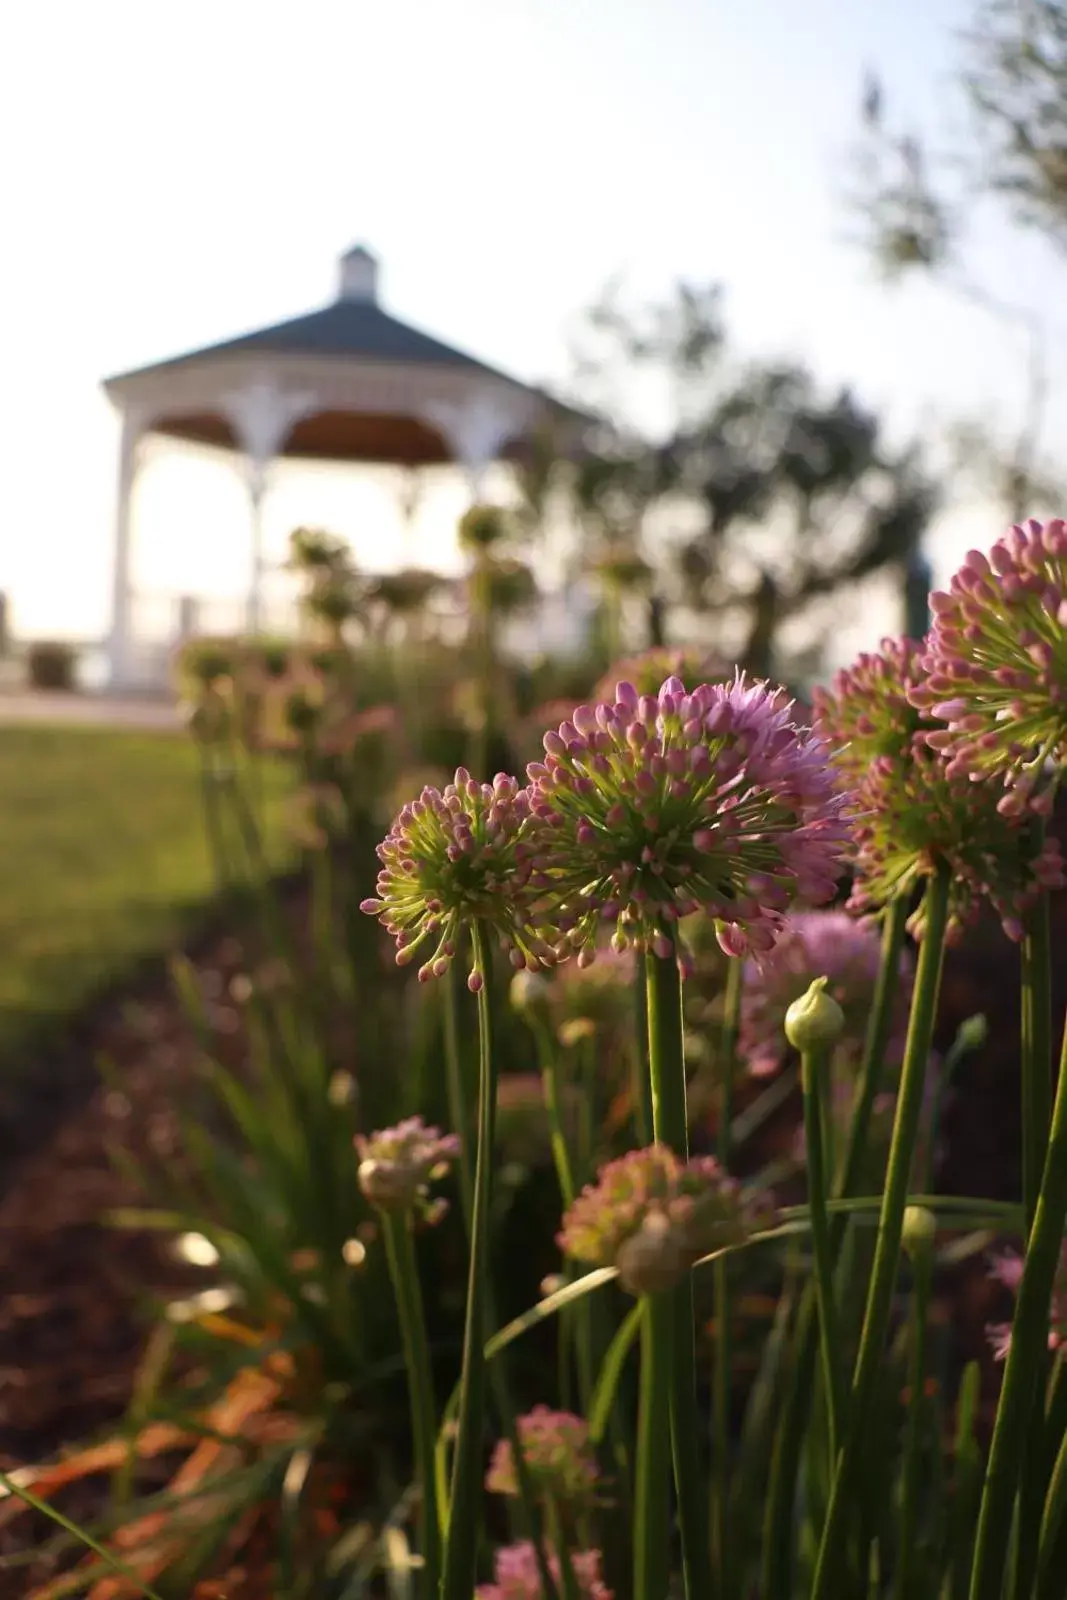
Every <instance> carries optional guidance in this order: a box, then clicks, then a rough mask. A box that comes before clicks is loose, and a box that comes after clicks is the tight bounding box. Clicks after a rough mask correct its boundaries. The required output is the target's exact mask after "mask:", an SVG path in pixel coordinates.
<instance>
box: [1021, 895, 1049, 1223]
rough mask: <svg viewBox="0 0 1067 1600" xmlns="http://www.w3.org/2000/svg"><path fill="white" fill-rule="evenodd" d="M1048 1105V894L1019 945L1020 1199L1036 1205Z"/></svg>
mask: <svg viewBox="0 0 1067 1600" xmlns="http://www.w3.org/2000/svg"><path fill="white" fill-rule="evenodd" d="M1051 1107H1052V933H1051V928H1050V922H1049V901H1048V895H1047V894H1043V895H1042V896H1041V898H1040V900H1039V901H1038V902H1037V905H1036V906H1035V907H1034V908H1033V910H1032V911H1031V912H1030V913H1029V915H1028V916H1027V919H1026V931H1025V934H1024V937H1023V946H1022V1124H1023V1204H1024V1205H1025V1207H1026V1226H1027V1231H1028V1232H1029V1230H1030V1228H1031V1226H1032V1225H1033V1220H1034V1212H1035V1211H1036V1210H1037V1196H1038V1191H1039V1189H1040V1187H1041V1173H1042V1169H1043V1167H1044V1164H1045V1150H1046V1148H1047V1146H1048V1132H1049V1120H1050V1116H1051Z"/></svg>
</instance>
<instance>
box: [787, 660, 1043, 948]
mask: <svg viewBox="0 0 1067 1600" xmlns="http://www.w3.org/2000/svg"><path fill="white" fill-rule="evenodd" d="M923 648H924V647H923V646H922V645H920V644H917V643H915V642H914V641H912V640H898V641H886V642H884V643H883V650H882V655H881V657H875V656H869V655H865V656H861V657H860V659H859V661H858V662H857V664H856V666H855V667H854V668H852V669H850V670H849V671H847V672H840V673H838V674H837V676H836V677H835V679H834V683H833V688H832V690H830V691H827V690H820V691H818V693H817V695H816V701H815V708H816V714H817V717H818V724H819V726H820V728H821V730H822V731H823V732H824V733H825V734H826V735H827V736H828V737H829V738H830V739H832V740H834V742H835V744H836V745H837V749H836V751H835V759H836V761H837V763H838V765H839V767H840V769H841V771H842V774H843V778H844V780H845V781H846V782H848V783H850V784H851V785H852V809H853V815H854V824H853V845H854V855H853V859H854V865H855V871H856V879H855V887H854V889H853V893H852V898H851V899H850V901H849V908H850V909H851V910H854V911H858V912H867V911H874V910H877V909H879V908H880V907H882V906H884V905H886V904H887V903H888V902H889V901H890V900H891V899H893V898H895V897H896V896H897V895H900V894H910V893H911V892H912V891H913V890H914V889H915V888H916V887H917V886H918V885H919V884H920V883H921V881H922V880H923V879H925V878H927V877H929V876H930V875H931V874H932V873H933V872H934V870H935V869H936V868H937V867H938V866H939V865H944V866H946V867H947V868H948V870H949V872H950V873H951V876H952V888H951V901H950V918H949V937H950V938H958V937H959V934H960V932H961V930H962V928H963V927H964V926H965V925H966V924H967V923H968V922H969V921H970V920H972V919H973V917H974V916H975V915H976V914H977V912H978V909H979V906H980V903H981V900H982V898H983V897H984V898H985V899H987V900H988V901H989V902H990V904H991V905H992V906H993V907H994V909H995V910H996V911H997V913H998V914H999V916H1000V918H1001V922H1002V923H1003V926H1004V930H1005V932H1006V933H1007V934H1008V935H1009V937H1011V938H1014V939H1018V938H1021V936H1022V930H1023V922H1024V918H1025V916H1026V914H1027V911H1028V910H1029V908H1030V906H1031V905H1033V903H1034V902H1035V901H1036V900H1037V898H1038V897H1039V896H1040V895H1041V894H1042V893H1043V891H1044V890H1046V889H1050V888H1058V887H1061V886H1062V885H1064V884H1065V883H1067V877H1065V875H1064V864H1063V860H1062V857H1061V855H1060V849H1059V845H1058V843H1057V842H1056V841H1055V840H1054V839H1052V838H1049V839H1048V840H1046V841H1044V842H1043V843H1041V844H1040V845H1035V841H1034V838H1033V834H1032V830H1030V829H1029V828H1028V827H1023V826H1021V825H1020V821H1019V819H1018V818H1017V817H1015V816H1011V815H1005V813H1004V810H1003V809H1002V808H1001V807H1000V806H999V805H998V794H997V791H996V789H995V788H994V787H993V786H991V785H989V784H978V785H974V784H971V783H970V782H969V781H968V779H967V777H966V775H965V774H964V773H962V772H961V771H960V770H959V768H958V767H956V766H954V764H953V763H951V762H949V761H948V760H947V759H946V758H945V756H944V755H942V754H941V753H940V752H939V751H938V750H937V749H935V748H933V747H932V746H931V733H932V732H934V731H936V729H937V728H938V726H939V724H938V723H937V722H936V721H934V720H933V719H931V718H929V717H927V716H926V715H925V714H924V713H923V712H922V711H920V710H919V709H917V708H916V707H915V706H914V705H913V703H912V701H913V698H914V692H915V688H916V686H917V685H918V684H919V683H920V682H921V680H922V665H921V662H922V655H923ZM923 915H924V913H923V908H922V907H920V908H919V910H918V912H917V913H916V914H915V916H914V917H913V918H912V920H911V922H910V923H909V927H910V929H911V931H912V932H913V933H914V934H915V936H916V937H921V936H922V931H923Z"/></svg>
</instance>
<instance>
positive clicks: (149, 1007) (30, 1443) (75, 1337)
mask: <svg viewBox="0 0 1067 1600" xmlns="http://www.w3.org/2000/svg"><path fill="white" fill-rule="evenodd" d="M288 904H289V909H290V913H291V914H292V915H293V916H294V918H297V919H298V920H300V919H301V912H302V899H301V895H300V892H299V891H297V890H291V891H290V893H289V897H288ZM1055 923H1056V932H1057V933H1058V935H1059V938H1060V943H1059V945H1058V948H1060V949H1062V948H1063V947H1064V941H1067V896H1060V897H1059V903H1058V904H1057V905H1056V907H1055ZM992 932H993V933H994V934H995V933H996V930H992ZM191 954H192V958H193V962H194V966H195V970H196V973H197V976H198V981H199V985H200V989H201V993H202V995H203V996H204V1000H205V1003H206V1006H207V1008H208V1012H209V1015H210V1018H211V1020H212V1022H213V1023H214V1025H215V1026H216V1028H217V1029H218V1033H219V1036H220V1038H221V1041H222V1048H223V1050H224V1051H225V1052H227V1053H229V1052H230V1051H232V1052H233V1053H234V1058H235V1059H238V1058H239V1057H240V1054H241V1051H242V1049H243V1042H242V1024H241V1018H240V1012H239V1008H238V1006H237V1005H236V1004H235V1003H234V1002H233V1000H232V997H231V994H230V985H231V982H232V980H233V978H234V977H235V976H237V975H238V974H239V973H241V972H242V971H243V970H244V964H243V958H242V948H241V944H240V942H239V941H238V940H237V939H236V938H234V937H233V936H228V935H216V936H214V937H212V938H209V939H208V940H207V941H206V942H204V943H203V944H202V946H201V947H200V948H199V949H196V950H194V951H192V952H191ZM1017 965H1018V964H1017V961H1016V960H1015V958H1014V957H1013V955H1012V953H1011V951H1010V948H1009V947H1008V946H1007V945H1006V944H1005V943H1004V941H1003V939H1002V937H1000V936H999V935H997V936H995V937H993V936H992V934H991V931H990V930H989V929H985V930H984V931H982V932H980V933H979V935H978V936H976V937H975V938H972V939H970V940H969V941H968V942H967V944H966V946H965V947H964V948H962V949H960V950H958V951H954V952H951V953H950V955H949V958H948V961H947V966H946V974H945V983H944V992H943V1002H942V1008H941V1020H940V1024H939V1036H940V1038H939V1043H940V1045H941V1047H942V1048H944V1047H945V1046H947V1044H948V1043H949V1042H950V1041H951V1039H952V1037H953V1036H954V1033H955V1030H956V1027H957V1026H958V1024H959V1023H960V1021H962V1020H963V1019H964V1018H965V1017H967V1016H970V1015H972V1014H973V1013H975V1012H976V1011H984V1012H985V1014H986V1015H987V1017H988V1019H989V1022H990V1038H989V1041H988V1043H987V1044H986V1045H985V1046H984V1047H983V1049H982V1050H981V1051H980V1052H979V1053H978V1054H977V1055H975V1056H973V1057H971V1058H969V1059H968V1061H967V1062H966V1064H965V1065H964V1067H963V1068H962V1069H961V1071H960V1075H959V1079H958V1083H957V1089H956V1092H955V1094H954V1096H953V1098H952V1102H951V1104H950V1106H949V1107H948V1110H947V1117H946V1126H945V1135H946V1148H947V1157H946V1160H945V1162H944V1163H943V1168H942V1173H941V1184H940V1186H941V1187H942V1188H944V1189H946V1190H948V1191H950V1192H958V1193H972V1192H973V1193H977V1194H986V1195H993V1196H996V1197H998V1198H1001V1197H1011V1196H1012V1195H1013V1194H1016V1193H1017V1184H1018V1173H1017V1164H1016V1155H1015V1152H1016V1150H1017V1144H1018V1104H1017V1102H1018V1090H1017V1017H1018V974H1017ZM1062 965H1063V964H1062V963H1061V967H1062ZM1056 985H1057V994H1056V1005H1057V1015H1058V1016H1062V1015H1063V1007H1064V1005H1065V1003H1067V970H1061V971H1060V972H1059V973H1058V975H1057V980H1056ZM77 1037H78V1049H79V1051H80V1052H81V1058H82V1066H81V1073H82V1077H83V1079H84V1078H85V1077H87V1076H91V1064H92V1063H93V1062H94V1061H95V1060H99V1059H101V1058H104V1059H106V1060H107V1061H109V1062H110V1063H111V1064H112V1068H113V1071H112V1072H111V1073H109V1074H108V1081H105V1082H103V1083H101V1084H100V1086H99V1087H98V1088H97V1089H96V1091H95V1093H93V1094H92V1096H91V1098H89V1099H88V1101H87V1103H84V1104H83V1105H82V1106H81V1108H80V1109H77V1110H76V1111H75V1112H74V1113H73V1114H71V1115H69V1116H68V1117H67V1119H66V1121H65V1122H64V1123H63V1125H62V1126H61V1127H60V1128H59V1130H58V1132H56V1133H55V1134H54V1136H53V1137H51V1138H50V1139H49V1140H48V1141H47V1142H46V1143H45V1144H44V1146H43V1147H42V1148H39V1149H38V1150H37V1151H36V1152H35V1153H29V1152H28V1153H27V1154H26V1155H25V1156H24V1159H23V1160H22V1162H21V1164H20V1165H19V1167H18V1169H17V1170H16V1172H15V1173H14V1174H13V1176H12V1178H11V1180H10V1181H9V1183H8V1186H7V1192H6V1195H5V1197H4V1198H3V1199H2V1201H0V1283H2V1284H3V1294H2V1296H0V1465H2V1466H3V1467H4V1468H5V1469H11V1468H13V1467H17V1466H19V1465H22V1464H24V1463H26V1462H37V1461H41V1460H43V1459H47V1458H49V1457H53V1456H55V1455H56V1454H57V1453H60V1452H62V1451H63V1449H64V1448H69V1447H70V1446H71V1445H73V1444H75V1443H80V1442H82V1441H84V1440H86V1439H87V1438H91V1437H93V1436H94V1435H99V1434H100V1432H101V1430H103V1429H104V1428H106V1426H107V1425H108V1424H111V1423H114V1421H115V1420H116V1419H117V1418H119V1417H120V1416H121V1415H122V1413H123V1411H124V1410H125V1408H126V1406H127V1404H128V1402H129V1399H130V1395H131V1387H132V1384H133V1382H134V1379H135V1376H136V1373H137V1370H138V1366H139V1363H140V1360H141V1358H142V1355H143V1352H144V1347H145V1341H146V1338H147V1334H148V1331H149V1329H150V1327H151V1325H152V1300H153V1297H156V1296H160V1295H165V1294H171V1293H174V1292H176V1291H177V1292H181V1291H182V1290H185V1289H188V1288H190V1287H194V1286H196V1284H197V1273H196V1271H195V1270H194V1269H193V1268H190V1267H189V1266H188V1265H186V1264H183V1263H182V1262H180V1261H179V1260H177V1259H176V1258H175V1257H174V1256H173V1255H172V1254H170V1253H169V1252H168V1249H167V1248H166V1246H165V1244H163V1243H162V1242H161V1240H160V1238H159V1237H158V1236H156V1235H154V1234H150V1233H138V1232H130V1231H125V1230H123V1231H116V1230H114V1229H112V1228H110V1227H109V1226H107V1225H106V1224H105V1223H104V1222H102V1221H101V1218H102V1216H103V1214H104V1213H106V1212H108V1211H110V1210H112V1209H114V1208H117V1207H123V1206H129V1205H135V1204H137V1203H143V1202H144V1198H145V1197H144V1195H143V1194H142V1193H140V1192H139V1191H138V1189H137V1186H136V1184H135V1183H134V1182H132V1181H131V1180H130V1179H128V1178H127V1177H125V1176H124V1175H123V1174H122V1171H121V1169H120V1168H117V1167H116V1166H115V1165H114V1164H113V1163H112V1161H111V1160H110V1159H109V1155H108V1151H109V1149H111V1148H113V1147H115V1146H117V1147H119V1148H120V1149H122V1150H123V1151H125V1152H126V1153H127V1154H129V1155H131V1156H132V1157H133V1158H134V1159H135V1160H138V1161H141V1162H145V1163H146V1164H148V1165H149V1166H151V1165H153V1164H155V1165H158V1164H159V1163H166V1162H168V1161H170V1160H173V1159H175V1157H176V1154H177V1125H176V1118H175V1113H174V1107H175V1105H176V1104H177V1103H179V1102H180V1101H181V1100H182V1098H183V1093H184V1092H185V1091H186V1090H187V1089H188V1088H189V1087H190V1085H191V1083H192V1079H193V1075H194V1072H195V1059H196V1046H195V1041H194V1038H193V1035H192V1032H191V1029H190V1027H189V1024H188V1022H187V1020H186V1018H185V1016H184V1014H183V1011H182V1009H181V1006H180V1004H179V1002H178V1001H177V999H176V997H175V996H174V994H173V992H172V991H171V989H170V987H169V984H168V981H167V979H166V977H165V975H164V974H162V973H158V974H157V976H156V977H155V978H154V979H153V980H152V981H150V982H147V983H145V984H144V985H143V986H142V987H141V989H140V990H139V991H138V992H137V993H135V994H132V995H131V996H130V997H128V998H127V999H126V1000H125V1001H122V1000H119V999H116V1000H115V1001H113V1002H112V1003H111V1004H110V1005H109V1006H108V1007H106V1008H104V1009H103V1010H101V1011H99V1012H98V1013H97V1014H96V1015H95V1016H94V1018H93V1022H92V1026H91V1028H86V1027H84V1026H83V1027H82V1028H81V1030H80V1033H79V1034H78V1036H77ZM945 1287H946V1288H947V1289H949V1291H950V1297H951V1302H952V1306H951V1311H952V1320H953V1322H954V1323H955V1324H956V1331H957V1336H958V1342H959V1346H960V1354H961V1356H962V1357H963V1358H964V1359H967V1358H969V1357H971V1356H974V1355H979V1356H982V1357H983V1358H984V1357H985V1356H986V1349H985V1341H984V1337H983V1331H982V1330H983V1328H984V1325H985V1323H986V1322H987V1321H988V1320H989V1319H990V1317H991V1315H993V1310H994V1302H993V1295H994V1291H993V1290H992V1289H991V1287H990V1285H989V1284H988V1281H987V1278H986V1274H985V1267H984V1264H983V1263H982V1261H981V1260H978V1261H976V1262H974V1263H971V1264H970V1265H969V1266H968V1267H967V1268H966V1269H964V1270H962V1271H960V1272H959V1273H958V1274H956V1276H955V1277H954V1279H953V1280H952V1282H951V1284H950V1285H949V1284H947V1285H946V1286H945ZM996 1309H997V1310H1001V1311H1002V1310H1003V1309H1004V1308H1002V1307H998V1308H996ZM100 1493H101V1489H100V1487H99V1486H98V1487H97V1488H96V1490H95V1491H93V1490H91V1489H89V1488H88V1486H87V1487H85V1488H82V1489H80V1490H78V1491H76V1492H75V1493H74V1494H72V1495H68V1496H67V1497H66V1498H65V1499H64V1501H63V1504H64V1508H65V1509H66V1510H67V1512H68V1514H70V1515H72V1516H74V1517H75V1518H77V1516H78V1515H79V1513H81V1514H87V1515H92V1513H93V1512H94V1511H96V1510H99V1506H100V1498H99V1496H100ZM87 1495H88V1496H89V1498H88V1499H86V1498H85V1497H86V1496H87ZM94 1495H95V1499H94V1498H93V1496H94ZM35 1529H36V1531H37V1533H38V1534H39V1533H40V1532H41V1531H42V1530H43V1523H41V1522H39V1521H38V1519H37V1518H35V1517H32V1516H29V1515H27V1516H25V1517H22V1518H19V1519H18V1520H17V1521H16V1522H15V1523H14V1524H13V1525H12V1526H11V1527H10V1528H9V1529H2V1530H0V1557H2V1556H3V1555H5V1554H10V1553H11V1552H12V1551H14V1550H17V1549H19V1548H22V1549H24V1548H25V1546H26V1542H27V1537H28V1535H31V1534H32V1533H33V1531H34V1530H35ZM46 1575H47V1572H46V1570H45V1569H39V1570H37V1571H35V1572H33V1573H32V1574H31V1573H28V1572H27V1571H26V1569H21V1570H18V1571H14V1572H8V1573H5V1572H4V1571H3V1569H2V1568H0V1600H7V1597H11V1600H16V1597H18V1596H24V1595H25V1594H26V1593H27V1592H28V1591H29V1589H30V1588H31V1587H32V1583H33V1582H34V1581H38V1582H39V1581H41V1579H42V1578H43V1577H44V1576H46Z"/></svg>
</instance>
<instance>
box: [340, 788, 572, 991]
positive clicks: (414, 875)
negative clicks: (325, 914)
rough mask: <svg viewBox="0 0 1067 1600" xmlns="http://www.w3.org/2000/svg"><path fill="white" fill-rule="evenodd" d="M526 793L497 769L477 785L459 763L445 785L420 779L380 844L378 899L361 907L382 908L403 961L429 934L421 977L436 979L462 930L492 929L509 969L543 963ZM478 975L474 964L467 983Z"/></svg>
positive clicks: (475, 982)
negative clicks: (535, 917) (417, 789)
mask: <svg viewBox="0 0 1067 1600" xmlns="http://www.w3.org/2000/svg"><path fill="white" fill-rule="evenodd" d="M529 823H530V808H529V801H528V797H527V793H526V791H525V790H523V789H520V788H519V786H518V784H517V783H516V781H515V779H514V778H509V777H507V776H506V775H505V774H504V773H498V774H497V776H496V777H495V778H494V779H493V781H492V783H491V784H490V783H477V782H476V781H475V780H474V779H473V778H472V777H471V776H470V774H469V773H468V772H466V771H465V770H464V769H463V768H462V767H461V768H459V770H458V771H457V773H456V776H455V781H454V782H453V783H450V784H448V785H447V786H446V787H445V789H444V790H438V789H435V788H431V787H427V788H425V789H423V791H422V794H421V795H420V797H419V799H418V800H414V801H412V802H411V804H410V805H406V806H404V808H403V810H402V811H401V812H400V814H399V816H398V817H397V818H396V821H395V822H394V823H393V826H392V829H391V830H390V832H389V834H388V835H387V836H386V838H385V839H384V840H383V841H382V843H381V844H380V845H379V846H378V856H379V859H380V860H381V862H382V870H381V872H380V873H379V874H378V898H377V899H371V900H364V901H363V902H362V906H361V908H360V909H361V910H363V911H366V912H368V913H369V914H370V915H371V916H380V917H381V919H382V922H383V924H384V926H385V928H386V929H387V931H388V932H389V933H391V934H392V935H393V936H394V938H395V939H396V943H397V955H396V959H397V963H398V964H399V965H401V966H404V965H406V964H407V962H409V961H410V960H411V959H412V957H413V956H414V955H415V952H416V951H417V950H418V949H419V948H420V947H421V946H422V945H423V944H424V943H425V941H426V940H428V939H430V940H433V941H434V945H433V953H432V954H431V956H430V957H429V959H428V960H427V961H426V962H424V963H423V965H422V966H421V967H420V968H419V977H420V979H423V980H425V979H427V978H430V977H435V978H437V977H441V976H442V975H443V974H444V973H445V972H446V971H447V970H448V967H449V965H450V964H451V962H452V959H453V957H454V955H455V953H456V947H457V944H458V942H459V938H460V935H461V933H462V931H463V929H464V928H465V927H466V926H468V925H469V924H471V923H473V922H479V923H481V924H482V925H483V926H487V927H490V928H492V929H493V930H494V931H495V932H496V934H497V936H498V938H499V939H500V942H501V944H502V945H503V947H504V948H505V950H507V951H508V953H509V955H510V957H511V961H512V964H513V965H514V966H516V967H523V966H526V967H530V968H536V967H538V966H541V965H549V964H551V962H552V961H553V960H554V953H553V951H552V949H551V947H550V946H549V945H548V944H547V942H546V941H545V939H544V938H543V937H542V936H541V934H540V933H539V932H538V931H537V930H536V929H535V927H534V925H533V904H534V899H535V890H534V889H533V887H532V884H531V857H532V855H533V846H532V844H531V842H530V839H529V837H528V834H529ZM483 979H484V974H482V973H481V972H478V971H477V970H475V971H473V972H472V973H471V975H470V978H469V979H468V984H469V986H470V987H471V988H472V989H478V988H480V987H481V985H482V982H483Z"/></svg>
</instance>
